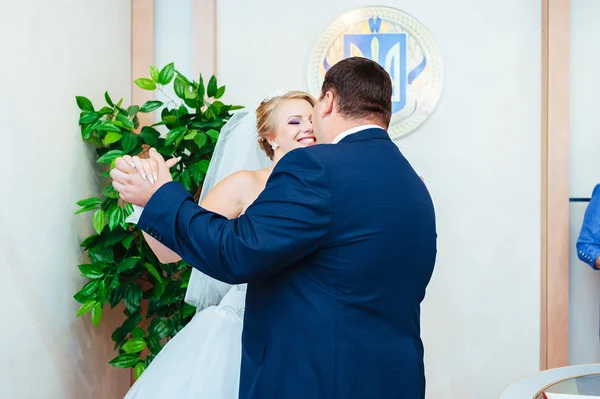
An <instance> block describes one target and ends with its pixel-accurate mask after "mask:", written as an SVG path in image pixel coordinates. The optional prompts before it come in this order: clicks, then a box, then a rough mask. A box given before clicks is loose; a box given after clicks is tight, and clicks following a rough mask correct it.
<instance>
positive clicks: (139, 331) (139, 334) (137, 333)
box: [131, 327, 146, 338]
mask: <svg viewBox="0 0 600 399" xmlns="http://www.w3.org/2000/svg"><path fill="white" fill-rule="evenodd" d="M131 336H132V337H133V338H146V332H145V331H144V330H142V329H141V328H139V327H136V328H134V329H133V331H132V332H131Z"/></svg>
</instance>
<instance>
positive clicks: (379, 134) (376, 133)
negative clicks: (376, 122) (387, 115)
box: [340, 128, 391, 143]
mask: <svg viewBox="0 0 600 399" xmlns="http://www.w3.org/2000/svg"><path fill="white" fill-rule="evenodd" d="M365 140H391V139H390V135H389V134H388V132H386V131H385V130H383V129H381V128H372V129H365V130H361V131H360V132H356V133H353V134H351V135H349V136H346V137H344V138H343V139H342V140H341V141H340V143H354V142H355V141H365Z"/></svg>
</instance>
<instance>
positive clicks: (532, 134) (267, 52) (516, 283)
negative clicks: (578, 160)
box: [218, 0, 541, 399]
mask: <svg viewBox="0 0 600 399" xmlns="http://www.w3.org/2000/svg"><path fill="white" fill-rule="evenodd" d="M366 5H369V2H368V1H366V0H335V1H334V0H330V1H326V2H324V1H321V0H305V1H303V2H298V1H291V0H285V1H284V0H281V1H277V2H274V1H269V0H253V1H251V2H249V1H242V0H221V1H220V2H219V13H218V16H219V17H218V24H219V25H218V26H219V30H218V38H219V60H218V61H219V70H218V75H219V78H220V80H221V82H222V83H224V84H227V86H228V88H229V93H228V97H227V100H230V101H233V102H235V103H241V104H245V105H253V104H256V103H257V102H258V101H260V99H262V98H263V97H265V96H266V95H267V94H268V93H269V92H270V91H271V90H273V89H274V88H276V87H277V86H283V87H285V88H298V89H307V82H306V73H307V64H308V60H309V57H310V54H311V51H312V48H313V46H314V45H315V44H316V42H317V40H318V38H319V36H320V35H321V33H322V32H323V31H324V29H325V28H326V27H327V26H328V24H329V23H330V22H332V21H333V20H334V19H335V18H337V17H338V16H339V15H340V14H341V13H342V12H345V11H348V10H352V9H354V8H358V7H362V6H366ZM377 5H388V6H393V7H396V8H399V9H402V10H404V11H406V12H408V13H410V14H412V15H413V16H415V17H416V18H417V19H419V20H420V21H421V22H422V23H424V24H425V25H426V26H427V27H428V28H429V29H430V31H431V32H432V34H433V35H434V36H435V38H436V39H437V42H438V45H439V47H440V48H441V51H442V52H443V55H444V62H445V70H446V86H445V89H444V93H443V96H442V100H441V102H440V105H439V107H438V109H437V110H436V112H435V114H434V115H433V116H432V118H431V119H430V120H429V121H428V122H426V123H425V125H424V126H422V128H421V129H420V130H419V131H418V132H416V133H415V134H412V135H410V136H408V137H406V138H404V139H401V140H400V141H398V145H399V146H400V148H401V149H402V150H403V151H404V153H405V154H406V155H407V156H408V158H409V160H410V161H411V162H412V163H413V165H414V166H415V168H416V169H417V170H418V172H419V173H420V174H422V175H423V176H424V177H425V179H426V182H427V185H428V187H429V188H430V190H431V192H432V195H433V197H434V200H435V204H436V210H437V215H438V234H439V261H438V262H437V269H436V272H435V274H434V278H433V280H432V282H431V285H430V288H429V290H428V297H427V299H426V301H425V304H424V306H423V336H424V340H425V345H426V347H425V348H426V362H427V364H426V366H427V374H428V397H429V398H438V397H440V398H441V397H447V398H456V399H470V398H473V399H485V398H490V399H491V398H496V397H497V396H498V395H499V394H500V392H501V391H502V390H503V388H504V387H505V386H506V385H508V384H509V383H511V382H512V381H514V380H516V379H518V378H520V377H522V376H524V375H527V374H530V373H534V372H536V371H537V370H538V368H539V361H540V353H539V345H540V340H539V339H540V176H541V171H540V167H541V166H540V165H541V158H540V145H541V141H540V138H541V122H540V121H541V2H540V1H538V0H505V1H496V0H485V1H483V0H480V1H472V0H457V1H442V0H437V1H435V0H429V1H419V0H404V1H398V0H397V1H389V0H387V1H379V2H378V4H377Z"/></svg>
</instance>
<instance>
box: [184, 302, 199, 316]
mask: <svg viewBox="0 0 600 399" xmlns="http://www.w3.org/2000/svg"><path fill="white" fill-rule="evenodd" d="M194 313H196V307H195V306H192V305H189V304H187V303H184V304H183V307H182V308H181V316H182V317H189V316H191V315H193V314H194Z"/></svg>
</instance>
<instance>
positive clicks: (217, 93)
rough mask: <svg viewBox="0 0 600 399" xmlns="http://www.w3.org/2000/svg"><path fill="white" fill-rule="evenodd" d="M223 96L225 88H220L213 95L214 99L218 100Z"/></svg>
mask: <svg viewBox="0 0 600 399" xmlns="http://www.w3.org/2000/svg"><path fill="white" fill-rule="evenodd" d="M224 94H225V86H221V87H219V88H218V89H217V92H216V93H215V98H216V99H219V98H221V97H223V95H224Z"/></svg>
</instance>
